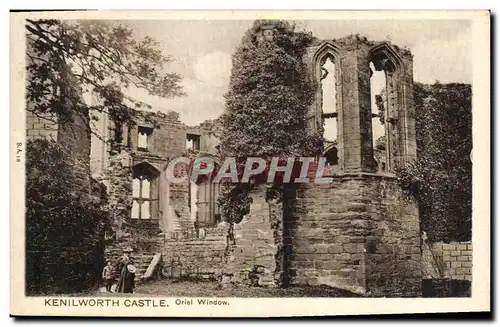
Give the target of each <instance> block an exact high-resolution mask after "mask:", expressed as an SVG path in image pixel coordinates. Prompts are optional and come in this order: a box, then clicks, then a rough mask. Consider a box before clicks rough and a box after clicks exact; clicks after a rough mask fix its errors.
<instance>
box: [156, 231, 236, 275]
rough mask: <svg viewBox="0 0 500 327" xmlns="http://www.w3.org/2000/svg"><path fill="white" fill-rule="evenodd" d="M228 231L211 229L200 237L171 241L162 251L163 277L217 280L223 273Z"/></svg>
mask: <svg viewBox="0 0 500 327" xmlns="http://www.w3.org/2000/svg"><path fill="white" fill-rule="evenodd" d="M226 232H227V230H226V229H225V228H208V229H203V230H201V231H200V232H199V234H198V237H196V235H193V236H194V237H192V238H188V239H180V240H175V239H169V240H166V241H165V245H164V247H163V250H162V257H163V276H164V277H166V278H173V279H181V278H193V279H216V280H220V278H221V276H222V273H223V266H224V259H225V250H226Z"/></svg>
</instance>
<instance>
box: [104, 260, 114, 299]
mask: <svg viewBox="0 0 500 327" xmlns="http://www.w3.org/2000/svg"><path fill="white" fill-rule="evenodd" d="M102 279H103V280H104V284H105V285H106V292H111V286H113V266H112V265H111V261H107V262H106V266H105V267H104V269H103V270H102Z"/></svg>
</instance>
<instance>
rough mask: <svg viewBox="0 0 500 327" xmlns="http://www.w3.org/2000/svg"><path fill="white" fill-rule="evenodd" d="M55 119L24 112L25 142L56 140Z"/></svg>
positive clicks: (49, 116)
mask: <svg viewBox="0 0 500 327" xmlns="http://www.w3.org/2000/svg"><path fill="white" fill-rule="evenodd" d="M57 129H58V126H57V118H56V117H54V116H52V115H42V114H37V115H35V114H34V113H32V112H31V111H28V110H27V111H26V140H27V141H29V140H38V139H46V140H54V141H55V140H57Z"/></svg>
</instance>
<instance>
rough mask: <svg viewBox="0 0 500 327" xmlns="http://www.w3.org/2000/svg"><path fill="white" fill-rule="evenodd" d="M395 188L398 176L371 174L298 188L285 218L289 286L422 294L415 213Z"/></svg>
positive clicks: (375, 292)
mask: <svg viewBox="0 0 500 327" xmlns="http://www.w3.org/2000/svg"><path fill="white" fill-rule="evenodd" d="M398 190H399V188H398V186H397V185H396V183H395V180H394V179H393V178H385V177H383V176H380V175H366V174H364V175H358V176H354V175H352V176H343V177H340V176H339V177H335V178H334V181H333V183H331V184H323V185H320V184H306V185H304V186H303V187H301V188H300V189H299V190H298V192H297V199H296V204H295V213H294V214H293V215H292V216H291V217H290V218H289V220H287V219H288V218H285V228H286V229H289V231H288V234H289V238H288V239H287V240H286V242H289V243H290V244H291V251H290V255H289V258H288V259H289V260H290V263H289V265H290V271H289V275H290V281H291V283H292V284H309V285H328V286H333V287H338V288H343V289H347V290H350V291H352V292H357V293H362V294H371V295H382V296H383V295H389V294H390V295H401V296H411V295H418V294H419V292H420V283H421V282H420V280H421V272H420V243H419V223H418V212H417V208H416V205H415V204H414V203H412V202H408V203H405V202H404V201H403V199H402V194H401V193H400V191H398Z"/></svg>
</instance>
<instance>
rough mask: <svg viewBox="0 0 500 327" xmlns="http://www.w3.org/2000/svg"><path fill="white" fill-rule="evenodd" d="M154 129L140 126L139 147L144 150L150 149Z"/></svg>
mask: <svg viewBox="0 0 500 327" xmlns="http://www.w3.org/2000/svg"><path fill="white" fill-rule="evenodd" d="M152 134H153V129H152V128H151V127H145V126H139V129H138V135H137V148H138V149H139V150H142V151H148V150H149V147H150V143H151V135H152Z"/></svg>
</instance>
